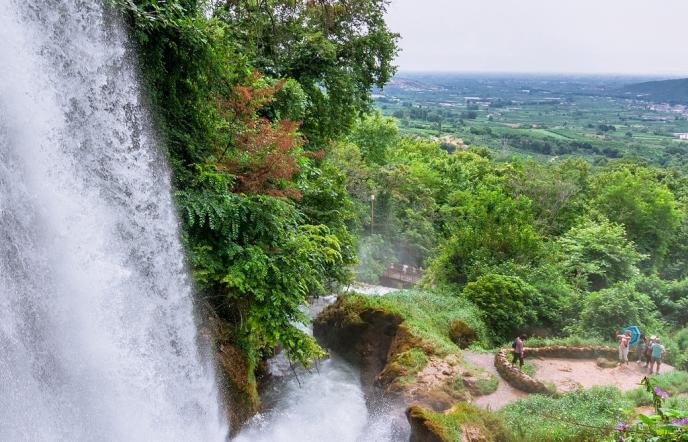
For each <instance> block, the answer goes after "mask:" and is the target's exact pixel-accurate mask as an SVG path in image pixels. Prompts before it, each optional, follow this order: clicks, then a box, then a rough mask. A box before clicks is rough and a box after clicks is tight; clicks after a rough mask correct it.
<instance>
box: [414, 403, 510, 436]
mask: <svg viewBox="0 0 688 442" xmlns="http://www.w3.org/2000/svg"><path fill="white" fill-rule="evenodd" d="M409 411H410V413H411V416H412V417H413V418H414V419H417V420H421V421H424V425H425V427H426V428H428V429H430V430H431V431H432V433H433V434H434V435H436V436H437V437H438V438H439V440H442V441H460V440H465V437H464V436H462V434H463V432H464V426H466V427H471V428H472V429H473V431H476V430H477V431H479V434H480V435H481V440H485V441H487V442H510V441H514V440H517V439H514V437H513V436H512V434H511V431H510V429H509V428H508V426H507V425H506V424H505V422H504V421H503V420H502V418H501V416H500V415H498V414H496V413H492V412H490V411H487V410H483V409H481V408H478V407H476V406H474V405H471V404H467V403H458V404H457V405H455V406H454V407H452V408H451V409H449V410H447V411H446V412H444V413H437V412H434V411H431V410H426V409H422V408H420V407H417V406H416V407H412V408H411V409H410V410H409ZM482 438H484V439H482Z"/></svg>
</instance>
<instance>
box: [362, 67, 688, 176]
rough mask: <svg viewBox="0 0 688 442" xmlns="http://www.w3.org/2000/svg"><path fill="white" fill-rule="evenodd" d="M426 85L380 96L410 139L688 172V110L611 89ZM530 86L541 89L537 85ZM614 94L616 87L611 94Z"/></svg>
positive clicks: (457, 82) (501, 83) (459, 82)
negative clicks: (640, 162)
mask: <svg viewBox="0 0 688 442" xmlns="http://www.w3.org/2000/svg"><path fill="white" fill-rule="evenodd" d="M421 80H423V81H428V80H427V79H426V78H425V77H422V76H421V77H420V78H419V79H416V78H414V81H417V83H414V85H415V87H414V88H412V89H409V88H406V89H405V88H403V87H395V85H394V84H393V85H392V86H391V87H389V88H388V89H386V90H385V91H382V92H381V93H380V94H379V95H378V96H377V100H376V103H377V107H378V109H379V110H380V111H381V112H382V113H383V114H385V115H388V116H393V117H395V118H396V119H397V120H398V122H399V126H400V128H401V132H402V133H403V134H406V135H416V136H421V137H424V138H427V137H440V136H446V135H450V136H452V137H454V138H458V139H461V140H462V141H463V142H464V143H465V144H467V145H482V146H486V147H490V148H492V149H493V150H495V151H496V153H497V155H499V156H505V157H511V156H514V155H516V156H524V155H525V156H533V157H542V158H547V157H561V156H571V155H576V156H583V157H585V158H588V159H589V160H591V161H604V159H606V158H620V157H634V158H642V159H644V160H646V161H648V162H650V163H653V164H657V165H661V166H667V167H674V166H675V167H681V168H686V167H688V142H686V141H682V140H679V139H678V138H677V136H676V135H675V134H676V133H682V132H688V110H685V111H683V112H681V111H680V109H681V108H676V107H674V108H671V107H666V106H665V107H664V108H662V107H658V106H654V105H652V104H650V103H644V102H637V101H634V100H629V99H625V98H617V97H614V96H605V95H604V90H602V92H600V91H599V89H604V84H603V85H602V86H599V85H597V84H596V83H595V84H594V85H586V84H583V85H582V86H581V85H579V86H578V89H576V88H574V87H573V86H570V87H568V89H566V90H555V89H552V90H545V89H538V90H537V91H529V92H528V93H527V94H525V93H524V92H523V90H524V89H523V87H524V86H523V84H526V83H525V82H527V81H529V80H528V79H523V80H521V81H520V82H516V83H515V82H514V81H507V80H485V81H483V82H482V83H471V82H469V81H468V80H466V79H452V78H444V79H442V81H443V83H441V84H440V85H439V86H437V85H436V84H434V83H429V82H428V83H423V82H421ZM530 81H533V82H536V84H538V83H537V81H538V80H537V79H533V80H530ZM610 82H611V80H610ZM547 84H548V85H550V83H547ZM419 85H420V86H419ZM423 85H426V86H427V90H423ZM550 86H551V85H550ZM555 86H556V85H555ZM614 87H617V85H616V84H614V83H610V84H609V85H608V87H607V89H608V90H610V91H613V90H615V89H614ZM525 90H527V89H525ZM587 90H592V91H594V92H585V91H587ZM487 94H490V95H489V96H488V95H487ZM467 97H468V98H467Z"/></svg>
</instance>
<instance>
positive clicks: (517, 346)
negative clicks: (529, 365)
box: [511, 335, 526, 368]
mask: <svg viewBox="0 0 688 442" xmlns="http://www.w3.org/2000/svg"><path fill="white" fill-rule="evenodd" d="M525 338H526V337H525V336H523V335H522V336H516V339H515V340H514V343H513V345H512V347H513V349H514V360H513V361H512V362H511V363H512V364H516V361H518V366H519V367H520V368H523V356H524V354H523V347H524V344H523V340H524V339H525Z"/></svg>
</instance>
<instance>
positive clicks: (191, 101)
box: [111, 0, 396, 366]
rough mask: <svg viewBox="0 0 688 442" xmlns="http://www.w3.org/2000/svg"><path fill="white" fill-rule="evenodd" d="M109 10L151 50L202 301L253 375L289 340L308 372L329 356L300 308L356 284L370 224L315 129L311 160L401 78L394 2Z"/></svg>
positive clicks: (133, 3) (146, 57) (174, 4)
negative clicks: (392, 25)
mask: <svg viewBox="0 0 688 442" xmlns="http://www.w3.org/2000/svg"><path fill="white" fill-rule="evenodd" d="M111 3H112V4H113V6H114V7H116V8H117V9H118V10H120V11H122V12H123V13H124V14H125V15H126V17H127V18H128V20H129V21H130V23H131V25H132V27H131V29H132V30H133V32H134V36H135V38H136V42H137V44H138V50H139V51H138V52H139V55H140V57H139V58H140V62H141V67H142V71H143V74H144V78H145V80H146V90H147V92H148V94H149V97H150V101H151V102H152V104H153V107H154V111H155V112H154V114H155V116H156V123H157V125H158V127H159V128H160V132H161V136H162V139H163V140H164V142H165V143H166V147H167V152H168V154H169V158H170V163H171V165H172V167H173V171H174V186H175V189H176V199H177V203H178V206H179V210H180V212H181V215H182V220H183V226H182V227H183V230H182V236H183V240H184V243H185V245H186V247H187V250H188V251H189V262H190V264H191V268H192V272H193V275H194V279H195V281H196V284H197V286H198V288H199V291H200V292H201V294H202V295H203V296H206V297H207V298H208V300H209V301H210V302H211V303H212V305H213V307H214V308H215V310H216V312H217V313H218V315H219V316H220V317H221V318H222V319H224V320H225V321H226V322H227V323H228V324H229V325H230V328H231V331H230V334H231V336H230V337H229V339H232V340H233V341H234V342H235V343H238V344H239V345H240V346H242V347H243V349H244V351H245V352H246V354H247V356H248V357H249V359H250V361H249V362H250V363H251V366H256V364H257V360H258V359H259V358H260V357H262V356H263V355H266V354H270V353H271V351H272V349H273V347H275V346H278V345H280V346H282V347H284V348H285V349H286V350H287V354H288V355H289V357H290V358H292V359H293V360H296V361H298V362H301V363H303V364H304V365H308V364H309V363H310V362H311V361H312V360H313V358H317V357H319V356H321V355H322V354H323V353H322V350H321V349H320V348H319V347H318V345H317V344H316V343H315V341H314V340H313V339H312V338H311V337H309V336H307V335H305V334H304V333H302V332H301V331H299V329H298V328H297V327H296V324H298V323H299V322H304V321H305V320H306V318H305V317H304V314H303V313H302V311H301V306H303V304H305V303H306V302H307V300H308V299H309V298H310V297H311V296H317V295H319V294H322V293H324V292H326V291H329V290H331V289H332V287H333V286H334V285H336V284H340V283H344V282H348V280H349V279H350V269H349V266H350V265H351V264H353V263H354V262H355V239H354V237H353V235H352V234H351V229H352V228H356V227H357V225H356V223H357V219H356V217H355V216H354V209H355V208H354V205H353V202H352V201H351V199H350V198H349V195H348V192H347V189H346V187H345V186H346V176H345V175H344V174H343V173H341V172H340V171H339V170H338V169H337V167H336V166H334V165H333V164H332V163H331V162H330V161H329V160H328V159H327V158H323V153H322V152H320V153H317V152H316V153H314V154H312V155H309V156H308V157H306V155H304V154H303V152H302V150H301V149H300V146H301V144H303V142H304V138H303V137H302V135H306V136H307V137H308V143H309V144H308V146H307V147H308V149H309V150H311V151H318V150H319V149H321V148H323V147H326V146H325V142H329V141H330V140H333V139H336V138H343V137H344V136H346V135H348V132H349V131H350V129H351V127H352V126H353V123H354V120H355V118H356V117H357V116H358V115H359V114H360V113H362V112H365V111H367V110H368V109H369V104H370V103H369V93H370V92H369V90H370V88H371V87H372V86H373V85H377V86H379V87H382V86H383V85H384V83H386V82H387V80H388V79H389V78H390V76H391V74H392V72H393V67H392V66H391V60H392V58H393V56H394V54H395V51H396V46H395V44H396V36H395V35H394V34H392V33H390V32H389V31H388V29H387V27H386V25H385V23H384V6H385V2H384V1H381V0H370V1H367V2H359V3H357V4H356V5H353V6H352V7H348V6H347V5H345V4H343V3H340V2H328V3H327V4H326V5H324V7H322V8H321V7H320V6H316V5H315V4H312V3H310V2H305V3H303V2H301V3H299V2H297V3H294V2H290V1H275V2H258V3H256V2H226V3H223V4H218V3H217V2H204V1H196V0H168V1H158V0H111ZM276 48H280V50H279V51H276V50H275V49H276ZM295 121H300V122H302V126H301V131H299V125H298V124H297V123H294V122H295ZM240 192H241V193H240ZM269 195H272V196H269ZM286 197H291V198H292V199H291V200H289V199H287V198H286ZM297 200H298V201H297Z"/></svg>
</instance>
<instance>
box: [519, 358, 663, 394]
mask: <svg viewBox="0 0 688 442" xmlns="http://www.w3.org/2000/svg"><path fill="white" fill-rule="evenodd" d="M529 362H530V363H531V364H533V365H534V366H535V367H536V368H537V371H536V372H535V377H536V378H537V379H538V380H540V381H543V382H552V383H554V384H555V385H556V386H557V390H559V391H572V390H575V389H577V388H580V387H583V388H590V387H594V386H598V385H612V386H615V387H618V388H619V389H620V390H632V389H634V388H637V387H638V386H639V385H640V381H641V380H642V379H643V378H644V377H645V376H647V375H648V374H649V372H648V370H647V369H646V368H645V367H644V365H638V364H637V363H635V362H631V363H629V364H628V365H622V366H618V367H614V368H600V367H598V366H597V364H596V362H595V361H594V360H590V359H564V358H546V359H539V358H535V359H529ZM672 370H673V367H671V366H669V365H666V364H662V368H661V373H666V372H669V371H672Z"/></svg>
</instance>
